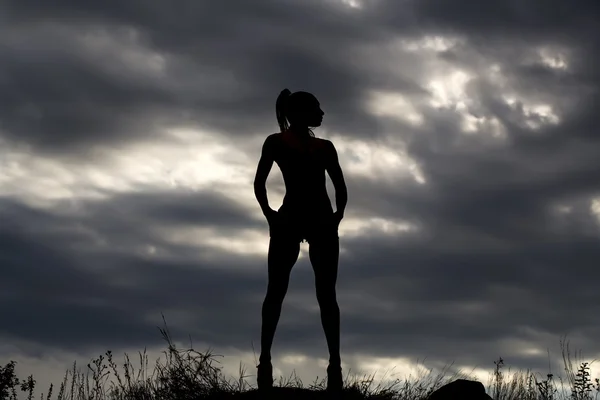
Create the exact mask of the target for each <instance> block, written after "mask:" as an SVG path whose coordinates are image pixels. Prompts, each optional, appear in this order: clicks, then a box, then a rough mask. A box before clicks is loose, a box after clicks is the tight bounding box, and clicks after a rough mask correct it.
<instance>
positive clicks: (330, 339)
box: [309, 234, 341, 366]
mask: <svg viewBox="0 0 600 400" xmlns="http://www.w3.org/2000/svg"><path fill="white" fill-rule="evenodd" d="M339 251H340V242H339V238H338V237H337V234H336V235H329V236H328V237H321V238H318V239H317V238H315V239H313V240H312V241H311V242H310V246H309V257H310V262H311V264H312V267H313V271H314V273H315V286H316V291H317V301H318V302H319V308H320V309H321V324H322V325H323V330H324V331H325V339H326V340H327V347H328V349H329V364H330V365H336V366H339V365H340V364H341V357H340V308H339V306H338V303H337V298H336V290H335V285H336V281H337V272H338V261H339Z"/></svg>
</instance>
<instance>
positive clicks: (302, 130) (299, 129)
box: [290, 125, 310, 137]
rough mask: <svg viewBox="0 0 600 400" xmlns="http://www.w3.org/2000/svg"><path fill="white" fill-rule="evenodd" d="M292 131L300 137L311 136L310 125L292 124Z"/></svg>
mask: <svg viewBox="0 0 600 400" xmlns="http://www.w3.org/2000/svg"><path fill="white" fill-rule="evenodd" d="M290 131H291V132H292V133H293V134H294V135H297V136H298V137H309V136H310V134H309V130H308V126H298V125H292V126H290Z"/></svg>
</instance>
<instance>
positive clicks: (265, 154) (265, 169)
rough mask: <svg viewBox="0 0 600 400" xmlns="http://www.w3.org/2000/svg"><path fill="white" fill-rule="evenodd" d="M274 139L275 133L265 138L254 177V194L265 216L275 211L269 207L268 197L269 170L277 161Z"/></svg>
mask: <svg viewBox="0 0 600 400" xmlns="http://www.w3.org/2000/svg"><path fill="white" fill-rule="evenodd" d="M273 141H274V136H273V135H269V136H267V138H266V139H265V142H264V143H263V146H262V153H261V156H260V160H259V161H258V167H257V169H256V176H255V177H254V195H255V196H256V200H258V204H260V209H261V210H262V212H263V214H264V215H265V216H268V215H269V214H270V213H272V212H273V211H274V210H272V209H271V207H269V200H268V199H267V177H268V176H269V172H271V168H272V167H273V162H274V161H275V153H274V142H273Z"/></svg>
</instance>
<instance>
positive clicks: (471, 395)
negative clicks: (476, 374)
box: [427, 379, 492, 400]
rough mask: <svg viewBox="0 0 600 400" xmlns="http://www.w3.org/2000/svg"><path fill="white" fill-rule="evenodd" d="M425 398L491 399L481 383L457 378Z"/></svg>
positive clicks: (456, 399) (450, 399) (453, 399)
mask: <svg viewBox="0 0 600 400" xmlns="http://www.w3.org/2000/svg"><path fill="white" fill-rule="evenodd" d="M427 400H492V398H491V397H490V396H489V395H488V394H487V393H486V392H485V387H484V386H483V383H481V382H478V381H470V380H467V379H457V380H455V381H454V382H450V383H448V384H447V385H444V386H442V387H441V388H439V389H438V390H436V391H435V392H433V393H431V394H430V395H429V397H428V398H427Z"/></svg>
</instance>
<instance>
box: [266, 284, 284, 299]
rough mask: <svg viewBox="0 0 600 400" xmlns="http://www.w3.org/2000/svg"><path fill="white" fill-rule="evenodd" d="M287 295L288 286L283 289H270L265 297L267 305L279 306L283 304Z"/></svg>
mask: <svg viewBox="0 0 600 400" xmlns="http://www.w3.org/2000/svg"><path fill="white" fill-rule="evenodd" d="M286 293H287V285H286V287H285V288H283V287H269V288H268V289H267V295H266V296H265V303H271V304H277V303H283V299H284V298H285V295H286Z"/></svg>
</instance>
